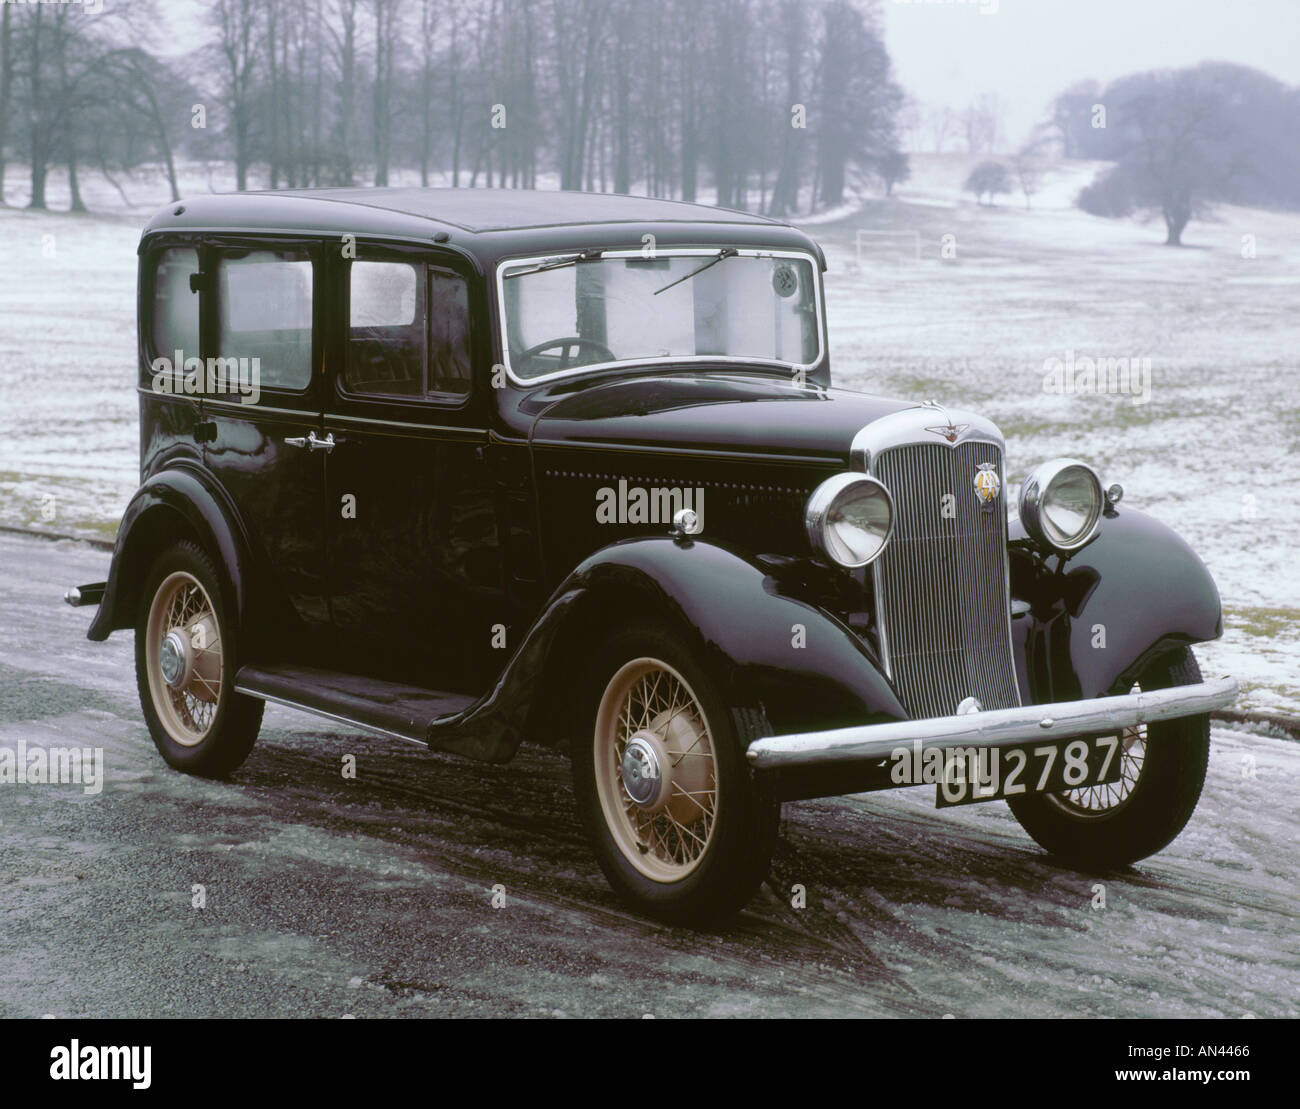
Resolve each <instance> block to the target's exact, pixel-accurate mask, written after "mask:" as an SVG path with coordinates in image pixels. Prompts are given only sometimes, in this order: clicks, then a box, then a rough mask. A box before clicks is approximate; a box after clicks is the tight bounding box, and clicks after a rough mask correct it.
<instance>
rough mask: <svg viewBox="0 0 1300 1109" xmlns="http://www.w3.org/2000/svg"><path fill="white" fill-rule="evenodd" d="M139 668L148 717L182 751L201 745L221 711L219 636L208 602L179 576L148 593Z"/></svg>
mask: <svg viewBox="0 0 1300 1109" xmlns="http://www.w3.org/2000/svg"><path fill="white" fill-rule="evenodd" d="M145 664H146V669H147V674H148V679H149V693H150V696H151V698H152V700H153V707H154V711H155V712H156V713H157V714H158V718H159V720H160V721H161V722H162V723H163V725H164V726H165V727H166V729H167V732H168V734H169V735H170V736H171V737H172V738H173V739H174V740H175V741H176V742H177V743H179V744H180V745H181V746H184V747H195V746H197V745H198V744H200V743H202V742H203V741H204V740H205V739H206V738H207V737H208V734H209V733H210V732H211V731H212V727H213V724H214V722H215V721H216V718H217V713H218V710H219V708H220V707H221V699H222V689H223V684H224V677H223V667H222V650H221V630H220V624H219V623H218V621H217V614H216V610H215V608H214V607H213V604H212V599H211V598H210V597H209V596H208V593H207V591H206V590H205V589H204V588H203V586H202V585H201V584H200V583H199V581H198V579H197V578H195V577H194V576H193V575H192V574H190V573H188V572H186V571H184V570H176V571H174V572H173V573H171V574H169V575H167V576H166V577H165V578H164V579H163V580H162V581H161V582H160V583H159V585H158V588H157V590H156V591H155V593H154V596H153V601H152V602H151V604H150V606H149V615H148V619H147V623H146V641H145Z"/></svg>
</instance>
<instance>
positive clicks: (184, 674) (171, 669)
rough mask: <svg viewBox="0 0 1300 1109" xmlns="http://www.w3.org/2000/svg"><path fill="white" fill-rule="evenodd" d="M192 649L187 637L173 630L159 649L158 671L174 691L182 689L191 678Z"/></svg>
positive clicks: (164, 638)
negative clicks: (186, 640)
mask: <svg viewBox="0 0 1300 1109" xmlns="http://www.w3.org/2000/svg"><path fill="white" fill-rule="evenodd" d="M190 665H191V663H190V649H189V644H188V643H186V642H185V637H184V636H183V635H181V633H180V632H179V631H178V630H176V629H175V628H173V629H172V630H171V631H169V632H168V633H167V634H166V635H165V636H164V637H163V641H162V644H161V646H159V648H158V669H159V670H161V671H162V676H163V679H164V680H165V681H166V682H167V684H168V685H169V686H171V687H172V689H181V688H183V687H184V686H185V684H186V682H188V681H189V678H190Z"/></svg>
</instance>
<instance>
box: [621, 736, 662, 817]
mask: <svg viewBox="0 0 1300 1109" xmlns="http://www.w3.org/2000/svg"><path fill="white" fill-rule="evenodd" d="M663 767H664V758H663V747H662V745H661V744H660V743H659V741H658V738H657V737H655V736H650V735H644V734H641V735H635V736H633V737H632V738H631V739H630V740H628V744H627V749H626V750H625V751H624V752H623V761H622V764H621V765H620V766H619V773H620V774H621V775H622V777H623V787H624V788H625V789H626V790H627V792H628V796H630V797H631V798H632V800H633V801H635V802H636V803H637V804H638V805H640V806H641V807H642V808H643V809H649V808H657V807H658V805H657V802H658V801H659V800H660V797H661V795H662V794H663V793H664V791H665V786H666V784H667V783H666V782H665V780H664V772H663Z"/></svg>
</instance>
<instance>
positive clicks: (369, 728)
mask: <svg viewBox="0 0 1300 1109" xmlns="http://www.w3.org/2000/svg"><path fill="white" fill-rule="evenodd" d="M235 692H236V693H244V694H247V695H248V696H249V697H256V698H257V699H258V700H259V701H269V702H270V703H271V704H273V705H283V706H284V707H285V708H287V709H297V710H298V711H299V712H305V713H307V715H308V716H319V717H321V718H322V719H325V720H333V721H334V722H335V723H336V724H347V725H349V726H350V727H353V728H360V729H361V730H362V731H363V732H370V733H371V734H372V735H381V736H384V737H385V738H387V739H401V740H404V741H405V742H407V743H414V744H416V745H417V746H419V747H425V748H427V747H428V746H429V744H428V742H427V741H426V740H423V739H416V738H415V737H414V736H409V735H402V734H401V732H392V731H389V730H388V729H387V728H377V727H375V725H374V724H367V723H365V722H364V721H362V720H354V719H352V717H350V716H340V715H339V714H338V713H334V712H327V711H326V710H325V709H317V708H312V707H311V706H310V705H302V704H299V703H298V702H297V701H290V700H287V699H286V698H284V697H276V696H274V695H272V694H270V693H263V692H262V691H261V690H259V689H257V688H256V687H255V686H246V685H240V684H239V683H238V682H236V683H235ZM453 715H459V714H453Z"/></svg>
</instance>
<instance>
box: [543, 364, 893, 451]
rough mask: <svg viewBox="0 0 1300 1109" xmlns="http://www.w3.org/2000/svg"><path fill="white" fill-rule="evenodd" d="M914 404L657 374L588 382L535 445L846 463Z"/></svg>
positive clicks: (552, 415) (739, 379)
mask: <svg viewBox="0 0 1300 1109" xmlns="http://www.w3.org/2000/svg"><path fill="white" fill-rule="evenodd" d="M913 407H915V403H914V402H911V401H903V400H893V399H889V398H885V397H877V396H872V395H870V394H867V393H855V392H852V391H850V390H847V389H823V388H820V387H817V386H813V385H805V386H797V385H792V384H788V383H787V382H785V381H782V380H780V379H777V378H773V377H772V376H770V375H768V376H764V375H760V374H753V375H748V374H735V375H732V374H727V375H722V374H689V375H687V374H671V375H665V374H658V375H654V376H644V377H642V376H636V377H630V378H629V377H620V378H617V379H614V380H608V381H605V382H603V383H598V384H590V385H587V386H585V387H583V388H581V389H580V390H578V391H576V392H573V393H570V394H568V395H565V396H561V397H559V398H558V399H556V400H554V401H553V402H551V403H549V404H547V405H546V406H545V407H544V408H543V409H542V411H541V413H540V415H539V416H538V418H537V420H536V422H535V423H534V424H533V428H532V435H531V438H532V441H533V442H534V443H535V444H539V445H540V444H550V445H557V446H558V445H573V446H597V445H611V446H613V445H616V446H619V447H624V448H626V447H634V448H636V447H640V448H645V449H649V450H653V449H656V448H658V449H665V448H672V449H676V450H681V451H704V452H709V453H720V454H743V455H765V456H781V457H793V456H798V457H801V458H804V459H809V460H813V459H816V460H819V461H820V460H835V461H838V462H847V461H848V455H849V446H850V444H851V443H852V441H853V437H854V435H856V434H857V432H858V431H860V430H861V429H862V428H863V427H864V426H865V425H867V424H869V423H871V422H872V421H874V420H877V419H879V418H880V417H882V416H886V415H888V414H890V413H891V412H897V411H899V410H900V409H904V408H913Z"/></svg>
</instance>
